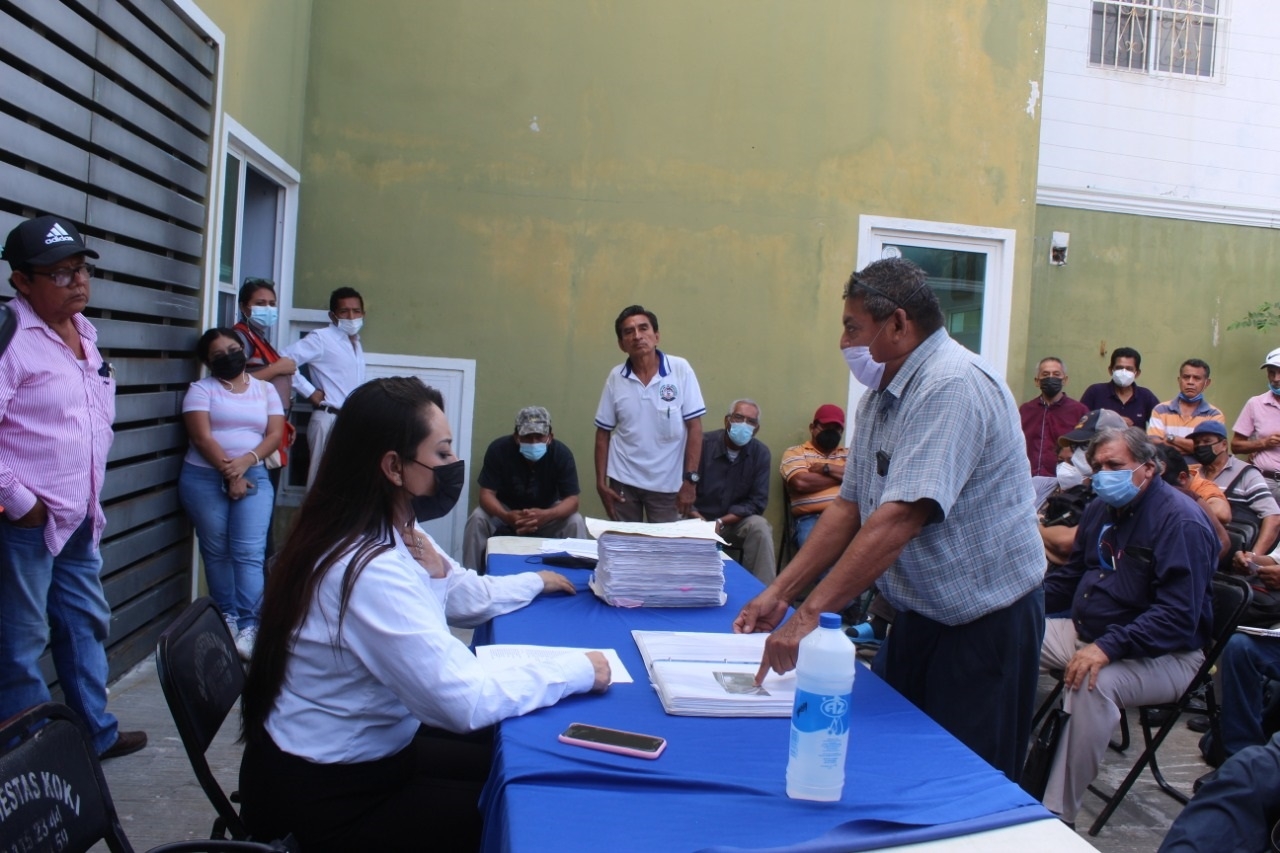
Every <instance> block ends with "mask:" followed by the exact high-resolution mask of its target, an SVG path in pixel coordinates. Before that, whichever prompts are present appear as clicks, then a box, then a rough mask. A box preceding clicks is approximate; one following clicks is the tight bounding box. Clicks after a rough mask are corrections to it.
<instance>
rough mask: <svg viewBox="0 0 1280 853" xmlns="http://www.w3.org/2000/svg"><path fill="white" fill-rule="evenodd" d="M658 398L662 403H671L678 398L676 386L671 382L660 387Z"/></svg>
mask: <svg viewBox="0 0 1280 853" xmlns="http://www.w3.org/2000/svg"><path fill="white" fill-rule="evenodd" d="M658 396H659V397H661V398H662V402H664V403H670V402H671V401H672V400H674V399H675V398H676V386H675V385H673V384H671V383H669V382H668V383H666V384H664V385H661V386H659V388H658Z"/></svg>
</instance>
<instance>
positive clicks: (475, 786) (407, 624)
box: [240, 377, 609, 853]
mask: <svg viewBox="0 0 1280 853" xmlns="http://www.w3.org/2000/svg"><path fill="white" fill-rule="evenodd" d="M452 442H453V439H452V434H451V432H450V429H449V423H448V421H447V420H446V419H445V415H444V410H443V400H442V398H441V396H440V393H439V392H438V391H436V390H435V389H432V388H428V387H427V386H425V385H423V384H422V383H421V382H419V381H418V380H417V379H411V378H405V377H392V378H388V379H376V380H373V381H371V382H368V383H366V384H365V385H362V386H360V387H359V388H358V389H357V390H356V391H355V393H353V394H352V395H351V396H350V397H349V398H348V400H347V403H346V405H344V406H343V407H342V411H341V413H340V414H339V415H338V418H337V421H336V423H335V424H334V428H333V434H332V436H331V438H330V440H329V443H328V445H327V447H326V448H325V452H324V457H323V459H322V460H321V463H320V468H319V470H318V472H317V475H316V481H315V482H314V483H313V484H312V486H311V488H310V490H309V491H308V492H307V497H306V499H305V502H304V503H303V505H302V508H301V510H300V511H299V514H298V519H297V521H296V522H295V525H294V528H293V530H292V531H291V532H290V535H289V539H288V541H287V542H286V543H285V546H284V548H283V549H282V550H281V551H280V554H279V556H278V557H277V560H276V563H275V565H274V566H273V569H272V573H271V577H270V578H269V580H268V582H267V590H266V595H265V599H264V602H263V608H262V623H261V629H260V631H259V634H258V644H257V647H256V649H255V651H254V656H253V660H252V663H251V665H250V668H249V679H248V684H247V686H246V689H245V694H244V701H243V717H244V719H243V736H244V740H245V744H246V746H245V754H244V759H243V762H242V764H241V767H240V794H241V798H242V801H243V803H244V805H243V809H242V814H243V817H244V819H245V822H246V823H247V825H248V826H249V828H250V830H251V831H252V832H253V834H254V837H257V838H278V837H282V836H283V835H285V834H286V833H293V834H294V836H295V837H296V838H297V839H298V841H299V842H300V843H301V846H302V848H303V849H304V850H306V851H308V853H310V852H311V851H316V850H320V851H323V850H342V851H353V850H362V849H368V850H379V851H382V850H423V849H434V850H455V849H456V850H475V849H476V847H477V845H478V843H479V838H480V817H479V813H478V811H477V806H476V804H477V801H478V797H479V793H480V789H481V787H482V786H483V784H484V780H485V777H486V776H487V774H488V770H489V758H490V754H489V744H488V742H487V740H488V738H487V733H482V734H481V735H480V736H476V735H474V734H473V735H470V736H467V735H464V734H463V733H468V732H472V733H474V732H477V731H478V730H483V729H485V728H486V727H489V726H492V725H493V724H494V723H497V722H498V721H500V720H503V719H506V718H507V717H512V716H517V715H520V714H524V713H527V712H529V711H532V710H534V709H535V708H540V707H544V706H547V705H551V704H554V703H555V702H557V701H559V700H560V699H562V698H564V697H565V696H568V695H570V694H573V693H584V692H587V691H597V692H599V691H603V690H605V689H606V688H607V687H608V685H609V665H608V663H606V662H605V660H604V657H603V656H602V655H600V654H599V653H598V652H590V653H588V654H586V655H569V656H566V657H565V658H562V659H558V660H555V661H551V662H542V663H531V664H527V665H524V666H521V667H518V668H515V669H503V670H502V671H501V675H500V677H499V676H496V675H495V674H493V673H490V672H488V671H486V669H485V667H484V666H483V665H481V664H480V662H479V661H477V659H476V658H475V656H474V655H473V654H472V653H471V652H470V650H469V649H468V648H467V647H466V646H465V645H464V644H463V643H462V642H461V641H460V640H458V639H457V638H455V637H454V636H453V635H452V634H451V633H450V632H449V624H450V623H452V624H455V625H460V626H470V625H476V624H479V623H481V622H483V621H485V620H487V619H490V618H491V617H493V616H497V615H500V614H503V613H507V612H510V611H512V610H516V609H518V608H520V607H523V606H525V605H526V604H528V603H529V602H530V601H532V600H533V599H534V598H535V597H537V596H538V595H539V594H541V593H544V592H567V593H572V592H573V591H574V589H573V585H572V584H571V583H570V582H569V581H568V580H567V579H565V578H564V577H563V576H561V575H558V574H556V573H554V572H546V571H543V572H536V573H535V572H529V573H525V574H520V575H512V576H506V577H493V576H481V575H477V574H476V573H475V572H473V571H471V570H469V569H464V568H462V567H461V566H459V565H458V564H457V563H456V562H454V561H453V560H451V559H450V558H449V557H448V556H446V555H444V554H442V553H441V552H440V550H439V548H438V547H437V545H436V543H435V541H434V540H432V539H431V537H430V536H428V535H427V534H426V533H425V532H423V531H422V529H421V528H420V527H418V525H417V521H426V520H429V519H431V518H439V517H441V516H444V515H446V514H448V512H449V511H450V510H451V509H452V508H453V505H454V503H455V502H456V501H457V499H458V495H459V494H460V492H461V489H462V484H463V481H464V478H465V470H464V464H463V462H462V460H459V459H456V458H455V457H454V454H453V446H452Z"/></svg>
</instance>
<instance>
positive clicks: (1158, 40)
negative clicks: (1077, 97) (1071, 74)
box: [1085, 0, 1230, 82]
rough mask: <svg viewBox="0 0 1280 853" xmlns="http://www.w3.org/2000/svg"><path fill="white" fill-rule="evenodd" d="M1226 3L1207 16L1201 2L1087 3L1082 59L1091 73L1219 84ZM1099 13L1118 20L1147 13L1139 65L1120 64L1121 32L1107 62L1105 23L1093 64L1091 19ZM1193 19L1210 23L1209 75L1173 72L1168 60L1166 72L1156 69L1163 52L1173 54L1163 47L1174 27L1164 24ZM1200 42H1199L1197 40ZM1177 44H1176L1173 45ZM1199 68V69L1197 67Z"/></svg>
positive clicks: (1111, 0)
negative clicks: (1086, 23) (1111, 73)
mask: <svg viewBox="0 0 1280 853" xmlns="http://www.w3.org/2000/svg"><path fill="white" fill-rule="evenodd" d="M1227 2H1228V0H1215V4H1216V5H1215V11H1213V12H1207V11H1204V10H1203V8H1196V7H1202V6H1203V0H1090V2H1089V4H1088V10H1089V24H1088V26H1087V27H1086V32H1087V33H1088V45H1087V50H1086V51H1085V58H1086V61H1087V62H1088V66H1089V68H1090V69H1092V70H1095V71H1107V72H1119V73H1123V74H1140V75H1144V76H1150V77H1169V78H1173V79H1177V80H1189V81H1197V82H1220V81H1221V80H1222V76H1223V75H1222V69H1223V55H1224V50H1225V47H1226V33H1227V27H1228V24H1229V22H1230V18H1229V17H1228V15H1227V8H1226V7H1227ZM1100 7H1101V10H1102V11H1104V13H1105V12H1106V11H1110V10H1115V11H1116V13H1117V15H1118V17H1120V18H1123V17H1124V16H1125V14H1126V13H1129V12H1133V11H1138V10H1145V11H1146V18H1147V23H1146V31H1145V33H1144V34H1143V36H1144V43H1143V47H1142V59H1141V63H1140V64H1135V65H1125V64H1121V63H1120V61H1119V57H1120V56H1121V47H1120V40H1121V35H1120V32H1117V34H1116V36H1115V44H1114V45H1113V47H1112V51H1111V61H1110V62H1108V61H1107V56H1106V53H1107V44H1106V30H1105V28H1106V23H1105V19H1104V24H1103V28H1104V29H1103V35H1102V38H1103V44H1102V45H1101V46H1100V47H1099V54H1100V56H1101V60H1100V61H1097V62H1095V61H1094V59H1093V53H1094V45H1095V43H1094V19H1095V16H1096V15H1097V14H1098V12H1099V11H1100ZM1180 16H1182V17H1186V18H1194V19H1198V20H1199V21H1212V23H1213V29H1212V33H1211V35H1210V37H1209V41H1210V44H1211V46H1212V54H1211V56H1210V69H1209V73H1208V74H1200V73H1196V72H1189V71H1187V70H1185V66H1184V70H1181V71H1179V70H1175V69H1174V68H1173V67H1172V64H1173V59H1172V58H1170V60H1169V62H1170V66H1171V67H1169V68H1161V67H1159V66H1160V64H1161V62H1162V56H1163V55H1164V54H1165V53H1166V52H1170V53H1171V52H1172V50H1173V49H1174V47H1173V46H1169V45H1167V44H1166V41H1165V39H1166V35H1167V34H1166V30H1167V29H1172V28H1173V26H1175V25H1176V24H1175V23H1166V21H1176V19H1177V18H1178V17H1180ZM1191 25H1192V26H1194V24H1191ZM1198 41H1199V40H1198ZM1175 44H1176V41H1175ZM1197 67H1198V66H1197Z"/></svg>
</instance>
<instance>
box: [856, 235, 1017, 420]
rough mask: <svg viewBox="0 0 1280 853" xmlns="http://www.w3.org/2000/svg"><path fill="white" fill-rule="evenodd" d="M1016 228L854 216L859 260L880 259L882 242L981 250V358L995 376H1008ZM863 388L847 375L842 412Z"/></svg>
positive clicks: (858, 398) (860, 394) (862, 261)
mask: <svg viewBox="0 0 1280 853" xmlns="http://www.w3.org/2000/svg"><path fill="white" fill-rule="evenodd" d="M1017 237H1018V232H1017V231H1015V230H1013V229H1012V228H992V227H989V226H984V225H966V224H962V223H958V222H931V221H929V220H925V219H901V218H898V217H891V216H871V215H867V214H864V215H862V216H859V217H858V264H857V268H858V269H862V268H863V267H865V266H866V265H867V264H869V263H871V262H873V261H877V260H880V258H881V257H882V256H883V246H884V244H885V243H908V244H910V245H914V246H925V247H930V248H946V249H956V250H958V251H965V252H983V253H985V254H986V255H987V282H986V287H985V288H984V290H983V294H982V343H981V344H980V347H981V350H982V352H981V355H982V358H983V359H984V360H985V361H986V362H987V363H988V364H990V365H991V366H992V367H993V368H995V370H996V372H997V373H999V374H1000V376H1002V377H1003V376H1007V375H1008V366H1009V325H1010V323H1011V322H1012V314H1013V266H1014V246H1015V244H1016V242H1017ZM866 390H867V389H866V386H865V385H863V384H862V383H861V382H859V381H858V380H856V379H854V378H853V377H852V376H850V378H849V401H848V408H847V409H846V411H848V412H854V411H856V410H857V406H858V401H859V400H861V399H862V395H863V394H865V393H866Z"/></svg>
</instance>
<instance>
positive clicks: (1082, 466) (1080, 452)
mask: <svg viewBox="0 0 1280 853" xmlns="http://www.w3.org/2000/svg"><path fill="white" fill-rule="evenodd" d="M1071 464H1072V465H1074V466H1076V470H1077V471H1079V472H1080V476H1081V477H1092V476H1093V466H1092V465H1090V464H1089V460H1088V459H1087V458H1086V457H1085V452H1084V448H1083V447H1077V448H1076V449H1075V452H1074V453H1072V454H1071Z"/></svg>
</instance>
